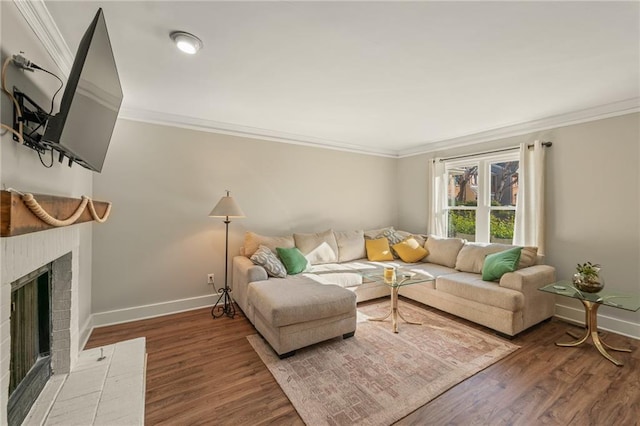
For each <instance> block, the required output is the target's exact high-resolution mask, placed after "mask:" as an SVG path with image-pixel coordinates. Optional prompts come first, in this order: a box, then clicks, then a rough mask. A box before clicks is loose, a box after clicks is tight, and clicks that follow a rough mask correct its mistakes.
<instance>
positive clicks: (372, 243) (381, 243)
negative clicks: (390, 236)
mask: <svg viewBox="0 0 640 426" xmlns="http://www.w3.org/2000/svg"><path fill="white" fill-rule="evenodd" d="M364 243H365V247H366V249H367V259H369V260H370V261H372V262H381V261H383V260H393V254H392V253H391V249H390V248H389V240H387V239H386V238H384V237H383V238H378V239H376V240H365V242H364Z"/></svg>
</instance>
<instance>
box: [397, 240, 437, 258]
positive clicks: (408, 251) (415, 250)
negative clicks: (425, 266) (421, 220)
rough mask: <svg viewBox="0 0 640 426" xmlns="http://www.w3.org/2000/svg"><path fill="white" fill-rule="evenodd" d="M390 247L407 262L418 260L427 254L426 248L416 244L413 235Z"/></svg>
mask: <svg viewBox="0 0 640 426" xmlns="http://www.w3.org/2000/svg"><path fill="white" fill-rule="evenodd" d="M392 248H393V250H395V252H396V253H398V256H399V257H400V259H402V261H403V262H407V263H416V262H420V261H421V260H422V259H424V257H425V256H426V255H427V254H429V252H428V251H427V249H425V248H424V247H422V246H421V245H420V244H418V242H417V241H416V239H415V238H413V237H409V238H407V239H406V240H404V241H401V242H399V243H398V244H394V245H393V246H392Z"/></svg>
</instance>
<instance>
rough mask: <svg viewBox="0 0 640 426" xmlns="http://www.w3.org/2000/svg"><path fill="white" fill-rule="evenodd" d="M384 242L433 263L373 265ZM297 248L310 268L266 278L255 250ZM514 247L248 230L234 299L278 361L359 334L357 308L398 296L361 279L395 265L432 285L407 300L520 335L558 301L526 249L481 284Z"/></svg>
mask: <svg viewBox="0 0 640 426" xmlns="http://www.w3.org/2000/svg"><path fill="white" fill-rule="evenodd" d="M383 238H386V239H387V240H388V243H389V247H390V248H393V247H394V246H395V245H396V244H399V243H401V242H403V241H405V242H406V241H411V242H412V243H413V244H414V245H416V243H417V245H419V249H420V250H422V249H423V248H424V250H423V252H425V253H427V255H426V256H425V257H424V258H422V259H421V260H419V261H417V262H412V263H408V262H404V261H403V260H402V259H399V258H397V255H396V256H393V258H392V260H391V259H389V260H386V261H377V260H375V259H374V260H373V261H372V260H369V258H371V256H369V257H368V254H369V255H371V253H367V247H371V246H372V245H373V242H375V241H380V240H381V239H383ZM383 242H384V241H383ZM369 243H372V244H369ZM293 247H297V248H298V249H299V251H300V252H301V253H302V254H303V255H305V258H306V259H307V267H306V268H305V270H304V271H302V272H301V273H299V274H296V275H284V274H283V273H278V271H277V270H276V273H275V275H278V276H279V277H276V276H273V275H274V272H273V271H271V272H270V273H271V275H272V276H270V273H268V272H267V271H268V270H271V269H272V268H271V266H272V265H269V264H264V263H263V262H260V261H259V260H258V261H256V257H257V256H258V255H257V254H256V253H257V252H258V253H264V252H267V253H269V252H270V253H273V254H274V255H275V254H276V253H277V252H278V251H279V249H278V248H280V250H281V249H282V248H289V249H291V248H293ZM398 247H399V246H398ZM513 247H514V246H509V245H503V244H478V243H469V242H467V241H465V240H462V239H458V238H438V237H435V236H428V237H427V236H424V235H415V234H410V233H408V232H403V231H398V230H395V229H394V228H392V227H388V228H382V229H375V230H370V231H347V232H338V231H335V232H334V231H333V230H327V231H325V232H321V233H308V234H293V235H287V236H280V237H267V236H262V235H259V234H256V233H253V232H247V233H246V235H245V242H244V246H243V248H242V249H241V254H240V256H236V257H235V258H234V259H233V281H232V290H233V298H234V300H235V301H236V303H237V304H238V305H239V307H240V308H241V309H242V311H243V312H244V313H245V314H246V316H247V318H248V319H249V320H250V321H251V322H252V323H253V324H254V325H255V326H256V328H257V330H258V331H259V332H260V333H261V334H262V335H263V337H265V338H266V339H267V340H268V341H269V343H270V344H271V346H272V347H273V348H274V349H275V350H276V352H277V353H278V354H279V355H283V354H285V355H287V354H292V353H293V352H294V351H295V349H297V348H300V347H303V346H306V345H309V344H311V343H316V342H319V341H321V340H325V339H328V338H332V337H336V336H340V335H343V336H344V337H349V336H351V335H353V332H355V304H356V303H357V302H361V301H365V300H370V299H375V298H380V297H385V296H387V297H388V296H389V292H390V289H389V287H388V286H386V285H385V284H384V283H380V282H367V280H366V279H365V280H363V278H362V274H361V273H360V271H362V270H365V269H366V268H376V267H377V268H379V267H382V266H385V265H393V266H395V267H397V268H403V269H409V270H411V271H412V272H413V273H419V274H425V275H429V276H432V277H433V278H434V279H433V280H431V281H427V282H424V283H420V284H413V285H409V286H405V287H402V288H401V289H400V295H401V296H404V297H407V298H410V299H413V300H415V301H418V302H421V303H424V304H425V305H428V306H432V307H434V308H437V309H440V310H442V311H445V312H448V313H451V314H454V315H456V316H459V317H461V318H465V319H467V320H470V321H473V322H475V323H478V324H481V325H483V326H486V327H489V328H491V329H493V330H495V331H497V332H499V333H501V334H503V335H506V336H515V335H516V334H518V333H520V332H521V331H523V330H525V329H527V328H529V327H531V326H533V325H535V324H537V323H539V322H541V321H544V320H546V319H548V318H550V317H552V316H553V314H554V309H555V304H554V298H553V296H552V295H550V294H548V293H545V292H541V291H538V288H540V287H542V286H544V285H547V284H550V283H553V282H554V281H555V269H554V268H553V267H552V266H548V265H542V264H539V259H538V256H537V248H535V247H523V248H521V250H516V251H518V252H520V257H519V261H518V263H517V266H516V269H515V270H514V271H513V272H506V273H504V274H503V275H502V276H501V277H500V278H499V279H497V280H496V281H485V280H483V279H482V274H483V267H484V266H486V265H485V258H487V256H490V255H494V254H495V253H503V252H505V253H506V251H507V250H509V249H512V248H513ZM392 251H393V250H392ZM420 253H422V252H420ZM394 254H395V251H394ZM276 257H277V256H276ZM494 257H495V256H494ZM252 258H253V259H254V260H253V261H252V260H251V259H252ZM271 260H273V257H272V258H271ZM413 260H415V259H412V261H413ZM256 263H258V264H256ZM261 263H262V265H263V266H261V265H260V264H261ZM332 306H333V307H335V309H331V307H332ZM351 306H352V307H353V308H351ZM318 307H321V308H318ZM316 308H317V309H316ZM306 314H309V315H306ZM318 321H320V322H322V324H320V325H318ZM323 321H324V322H323ZM287 327H288V328H287Z"/></svg>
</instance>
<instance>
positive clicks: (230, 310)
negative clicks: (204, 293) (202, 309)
mask: <svg viewBox="0 0 640 426" xmlns="http://www.w3.org/2000/svg"><path fill="white" fill-rule="evenodd" d="M218 293H220V297H218V300H216V303H215V304H214V305H213V307H212V308H211V316H212V317H213V318H214V319H215V318H220V317H221V316H223V315H226V316H228V317H229V318H233V317H234V316H235V315H236V307H235V306H234V304H233V298H232V297H231V290H230V289H229V287H226V286H225V287H223V288H221V289H220V290H218ZM223 298H224V302H223V304H222V305H220V301H221V300H222V299H223ZM216 311H218V312H216Z"/></svg>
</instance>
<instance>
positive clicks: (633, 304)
mask: <svg viewBox="0 0 640 426" xmlns="http://www.w3.org/2000/svg"><path fill="white" fill-rule="evenodd" d="M539 290H540V291H545V292H547V293H552V294H557V295H559V296H564V297H570V298H572V299H578V300H579V301H581V302H582V305H583V306H584V310H585V323H586V331H585V334H584V335H583V336H582V337H579V336H575V335H573V334H571V333H568V334H569V335H570V336H571V337H573V338H574V339H577V340H575V341H573V342H567V343H556V345H558V346H565V347H574V346H579V345H581V344H583V343H584V342H586V341H587V339H589V336H591V340H593V344H594V345H595V347H596V348H597V349H598V352H600V353H601V354H602V356H604V357H605V358H606V359H608V360H609V361H611V362H612V363H614V364H615V365H617V366H618V367H621V366H622V363H621V362H620V361H618V360H616V359H615V358H614V357H612V356H611V355H610V354H609V353H608V352H607V349H611V350H612V351H618V352H631V349H623V348H614V347H613V346H611V345H608V344H607V343H605V342H604V341H603V340H601V339H600V336H598V308H599V307H600V306H601V305H604V306H611V307H614V308H618V309H624V310H627V311H632V312H635V311H637V310H638V309H640V295H634V296H632V295H628V294H622V293H618V292H614V291H608V290H602V291H600V292H598V293H586V292H584V291H580V290H578V289H577V288H576V287H575V286H574V285H573V283H572V282H571V281H559V282H557V283H555V284H549V285H547V286H544V287H541V288H540V289H539Z"/></svg>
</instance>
